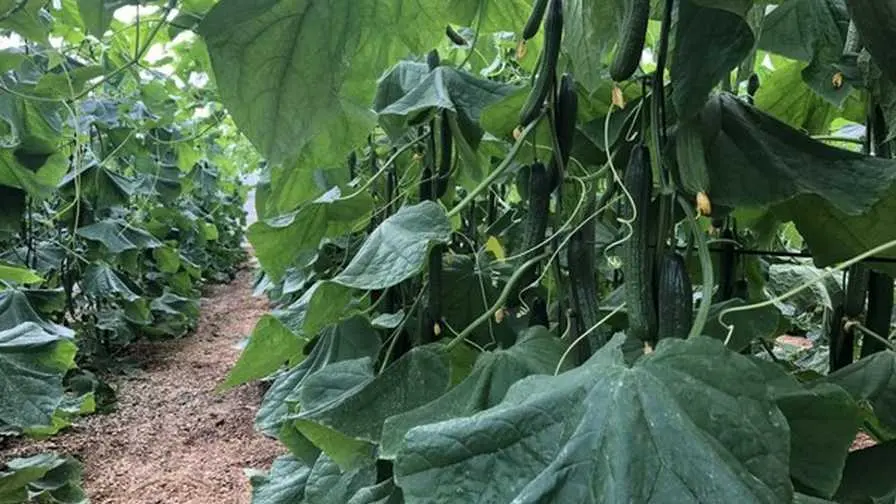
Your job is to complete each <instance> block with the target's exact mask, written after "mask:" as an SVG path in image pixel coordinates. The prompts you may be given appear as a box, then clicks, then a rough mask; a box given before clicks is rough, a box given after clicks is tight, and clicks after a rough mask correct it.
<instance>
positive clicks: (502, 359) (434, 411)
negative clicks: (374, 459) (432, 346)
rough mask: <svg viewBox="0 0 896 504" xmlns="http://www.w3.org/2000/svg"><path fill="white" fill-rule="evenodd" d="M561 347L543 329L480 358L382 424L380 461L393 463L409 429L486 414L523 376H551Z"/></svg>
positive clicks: (561, 351) (534, 330) (558, 358)
mask: <svg viewBox="0 0 896 504" xmlns="http://www.w3.org/2000/svg"><path fill="white" fill-rule="evenodd" d="M565 347H566V345H564V344H563V342H562V341H560V340H559V339H557V338H556V337H554V336H553V335H552V334H551V333H550V332H549V331H548V330H547V329H545V328H543V327H533V328H531V329H529V330H528V331H527V333H526V334H524V335H522V336H521V337H520V341H519V342H517V343H516V344H515V345H514V346H512V347H510V348H509V349H507V350H497V351H494V352H485V353H482V354H480V355H479V358H478V359H477V360H476V364H475V366H474V367H473V371H472V372H471V373H470V375H469V376H467V377H466V378H465V379H464V380H463V381H462V382H460V383H459V384H458V385H457V386H455V387H454V388H452V389H451V390H450V391H448V393H446V394H445V395H443V396H441V397H439V398H438V399H436V400H435V401H432V402H429V403H426V404H424V405H422V406H420V407H418V408H416V409H413V410H410V411H408V412H406V413H401V414H398V415H395V416H392V417H389V418H388V419H387V420H386V423H385V425H384V426H383V439H382V445H381V447H380V458H385V459H394V458H395V455H396V454H397V452H398V448H399V446H400V443H401V441H402V439H403V438H404V435H405V434H406V433H407V432H408V431H409V430H411V428H413V427H416V426H418V425H425V424H432V423H436V422H440V421H443V420H449V419H451V418H459V417H465V416H470V415H472V414H474V413H478V412H480V411H482V410H486V409H488V408H491V407H492V406H495V405H497V404H498V403H500V402H501V400H502V399H504V394H505V393H506V392H507V389H509V388H510V387H511V386H512V385H513V384H514V383H516V382H517V381H519V380H521V379H523V378H525V377H526V376H529V375H533V374H553V373H554V370H555V368H556V367H557V363H558V362H559V360H560V356H561V355H563V351H564V350H565V349H566V348H565ZM568 367H569V366H567V367H566V368H568Z"/></svg>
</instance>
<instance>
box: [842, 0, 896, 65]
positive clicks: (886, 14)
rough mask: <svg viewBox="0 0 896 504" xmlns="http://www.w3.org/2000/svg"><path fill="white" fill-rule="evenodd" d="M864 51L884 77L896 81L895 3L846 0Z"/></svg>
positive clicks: (889, 1)
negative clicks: (868, 54)
mask: <svg viewBox="0 0 896 504" xmlns="http://www.w3.org/2000/svg"><path fill="white" fill-rule="evenodd" d="M846 6H847V9H848V10H849V15H850V17H851V18H852V21H853V22H854V23H855V25H856V28H857V29H858V31H859V35H861V38H862V42H863V43H864V45H865V49H867V50H868V52H869V53H871V57H872V58H874V62H875V63H877V66H879V67H880V69H881V70H882V71H883V73H884V75H886V76H887V78H889V79H890V80H892V81H896V44H894V43H893V41H894V40H896V0H847V1H846Z"/></svg>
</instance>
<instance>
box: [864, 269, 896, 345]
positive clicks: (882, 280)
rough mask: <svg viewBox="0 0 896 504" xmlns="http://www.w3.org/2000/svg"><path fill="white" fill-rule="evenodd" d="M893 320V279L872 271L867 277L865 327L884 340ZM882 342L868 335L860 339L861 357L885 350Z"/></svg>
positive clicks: (888, 333)
mask: <svg viewBox="0 0 896 504" xmlns="http://www.w3.org/2000/svg"><path fill="white" fill-rule="evenodd" d="M892 320H893V277H891V276H890V275H887V274H885V273H879V272H877V271H872V272H871V274H870V275H868V313H866V314H865V327H867V328H868V329H870V330H871V331H874V332H875V333H877V334H879V335H880V336H882V337H884V338H886V337H887V336H889V335H890V327H891V322H892ZM886 349H887V347H886V345H884V343H883V342H882V341H879V340H878V339H877V338H873V337H871V336H868V335H864V336H863V337H862V357H867V356H869V355H871V354H873V353H876V352H880V351H882V350H886Z"/></svg>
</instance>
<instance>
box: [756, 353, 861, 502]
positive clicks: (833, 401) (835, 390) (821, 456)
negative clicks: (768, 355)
mask: <svg viewBox="0 0 896 504" xmlns="http://www.w3.org/2000/svg"><path fill="white" fill-rule="evenodd" d="M755 363H756V365H758V366H759V367H760V369H762V370H763V373H764V374H765V376H766V379H767V381H768V387H769V393H770V394H771V396H772V398H773V399H774V400H775V402H776V403H777V405H778V407H779V408H780V409H781V412H783V413H784V416H785V417H787V423H788V425H789V426H790V475H791V476H792V477H793V479H794V480H795V481H798V482H799V483H800V484H801V485H803V488H808V489H812V490H813V493H815V494H816V495H819V496H822V497H827V498H830V497H833V495H834V493H835V492H836V491H837V488H838V487H839V486H840V478H841V476H842V474H843V467H844V465H845V464H846V456H847V453H848V452H849V447H850V445H851V444H852V442H853V440H854V439H855V436H856V432H857V431H858V429H859V427H860V426H861V422H862V420H861V418H862V417H861V411H860V409H859V406H858V405H857V404H856V402H855V401H854V400H853V399H852V397H850V395H849V393H847V392H846V391H845V390H843V389H842V388H840V387H838V386H837V385H833V384H831V383H825V382H818V383H809V384H802V383H800V382H799V381H797V379H796V378H794V377H793V376H791V375H789V374H787V373H786V372H784V370H783V369H782V368H781V367H780V366H778V365H776V364H773V363H771V362H766V361H760V360H758V359H757V360H756V361H755Z"/></svg>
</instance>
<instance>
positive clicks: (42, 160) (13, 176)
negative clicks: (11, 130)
mask: <svg viewBox="0 0 896 504" xmlns="http://www.w3.org/2000/svg"><path fill="white" fill-rule="evenodd" d="M16 152H18V151H13V150H10V149H2V150H0V185H5V186H9V187H17V188H19V189H23V190H24V191H25V192H27V193H28V194H29V195H30V196H32V197H34V198H37V199H45V198H47V197H48V196H49V195H50V194H52V191H53V189H54V188H55V187H56V184H57V183H58V182H59V179H60V178H61V177H62V176H63V174H65V170H66V168H67V164H68V163H67V160H66V158H65V156H63V155H62V154H54V155H51V156H34V159H36V160H37V164H38V166H37V167H36V169H32V168H31V167H29V166H26V163H23V161H25V160H24V159H23V158H22V156H20V155H19V156H17V155H16Z"/></svg>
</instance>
